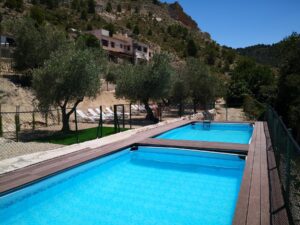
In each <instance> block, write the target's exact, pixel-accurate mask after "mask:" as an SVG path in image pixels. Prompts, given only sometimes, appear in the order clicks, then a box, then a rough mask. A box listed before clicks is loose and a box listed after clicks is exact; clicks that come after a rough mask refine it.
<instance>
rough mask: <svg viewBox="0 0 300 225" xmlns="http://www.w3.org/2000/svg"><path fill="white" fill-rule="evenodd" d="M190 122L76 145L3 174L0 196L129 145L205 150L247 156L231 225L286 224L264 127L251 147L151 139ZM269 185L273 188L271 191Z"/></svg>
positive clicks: (256, 131)
mask: <svg viewBox="0 0 300 225" xmlns="http://www.w3.org/2000/svg"><path fill="white" fill-rule="evenodd" d="M192 121H193V120H174V121H172V122H168V123H166V122H165V123H163V124H159V125H156V126H150V127H144V128H141V129H138V130H137V131H135V132H134V133H131V134H123V137H122V138H121V137H118V136H116V138H115V140H114V142H110V143H109V142H107V143H106V144H103V143H102V146H99V143H100V142H99V141H98V140H96V141H91V142H87V143H84V144H81V145H76V148H77V149H76V151H73V152H69V153H68V154H64V155H60V156H56V157H54V158H53V157H52V158H49V159H47V160H43V161H40V162H38V161H36V162H35V163H34V164H32V165H27V166H25V167H22V168H18V169H16V170H12V171H9V172H6V173H4V174H2V175H1V176H0V192H1V193H2V194H3V193H6V192H7V191H9V190H13V189H15V188H18V187H20V186H22V185H26V184H29V183H31V182H33V181H35V180H37V179H42V178H44V177H46V176H49V175H53V174H55V173H57V172H59V171H62V170H65V169H68V168H71V167H74V166H76V165H78V164H81V163H85V162H88V161H90V160H94V159H96V158H98V157H101V156H105V155H108V154H112V153H114V152H117V151H120V150H121V149H124V148H126V147H129V146H132V145H138V144H140V145H155V146H168V147H181V148H192V149H199V150H200V149H205V150H206V151H222V152H230V153H240V154H244V155H247V157H246V166H245V171H244V175H243V180H242V185H241V190H240V193H239V197H238V202H237V207H236V211H235V215H234V221H233V224H245V225H246V224H249V225H250V224H251V225H255V224H266V225H267V224H282V223H281V222H283V221H285V222H286V221H288V220H287V213H286V210H285V208H284V202H283V197H282V194H281V190H280V183H279V179H278V174H277V171H276V170H274V166H276V165H274V154H273V152H272V146H271V145H270V138H269V133H268V128H267V127H266V124H264V123H263V122H256V123H255V127H254V131H253V137H252V141H251V143H250V145H237V144H222V143H209V142H198V143H196V142H194V141H191V142H190V141H182V142H178V141H170V140H154V139H151V137H153V136H155V135H157V134H160V133H162V132H165V131H167V130H170V129H173V128H176V127H179V126H183V125H186V124H189V123H191V122H192ZM121 134H122V133H121ZM121 134H117V135H121ZM112 137H113V136H111V138H112ZM117 137H118V138H117ZM74 147H75V146H74ZM270 184H272V188H270ZM270 196H271V197H270Z"/></svg>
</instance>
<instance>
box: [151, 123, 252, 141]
mask: <svg viewBox="0 0 300 225" xmlns="http://www.w3.org/2000/svg"><path fill="white" fill-rule="evenodd" d="M252 133H253V125H252V124H248V123H211V124H209V125H206V124H203V123H194V124H188V125H185V126H183V127H179V128H176V129H173V130H170V131H167V132H165V133H163V134H161V135H158V136H156V137H155V138H159V139H172V140H189V141H208V142H224V143H236V144H249V143H250V141H251V136H252Z"/></svg>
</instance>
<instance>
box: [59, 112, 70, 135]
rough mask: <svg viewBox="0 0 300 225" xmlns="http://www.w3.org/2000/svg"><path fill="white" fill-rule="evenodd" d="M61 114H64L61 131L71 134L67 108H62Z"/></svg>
mask: <svg viewBox="0 0 300 225" xmlns="http://www.w3.org/2000/svg"><path fill="white" fill-rule="evenodd" d="M61 114H62V124H63V126H62V128H61V131H62V132H64V133H67V132H70V124H69V119H70V114H68V113H67V112H66V107H62V108H61Z"/></svg>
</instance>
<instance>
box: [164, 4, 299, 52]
mask: <svg viewBox="0 0 300 225" xmlns="http://www.w3.org/2000/svg"><path fill="white" fill-rule="evenodd" d="M161 1H162V2H174V0H161ZM179 3H180V4H181V5H182V6H183V8H184V10H185V12H187V14H189V15H190V16H192V17H193V19H194V20H195V21H196V22H197V23H198V26H199V27H200V29H201V30H202V31H206V32H208V33H210V34H211V36H212V38H213V39H214V40H215V41H217V42H218V43H219V44H221V45H227V46H230V47H233V48H237V47H246V46H250V45H255V44H272V43H275V42H278V41H280V40H281V39H283V38H284V37H286V36H288V35H290V34H291V33H292V32H293V31H295V32H298V33H300V0H179Z"/></svg>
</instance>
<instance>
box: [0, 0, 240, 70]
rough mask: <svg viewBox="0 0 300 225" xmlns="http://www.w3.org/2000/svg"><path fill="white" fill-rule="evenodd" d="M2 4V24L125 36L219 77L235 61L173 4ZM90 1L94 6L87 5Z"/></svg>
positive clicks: (133, 0) (148, 0)
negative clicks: (25, 22) (194, 61)
mask: <svg viewBox="0 0 300 225" xmlns="http://www.w3.org/2000/svg"><path fill="white" fill-rule="evenodd" d="M5 2H7V1H1V2H0V18H1V19H2V23H5V21H7V20H9V19H14V18H16V17H24V16H30V17H32V18H33V19H35V20H36V21H37V22H38V23H50V24H53V25H55V26H57V27H60V28H62V29H64V30H66V31H70V30H77V31H78V32H82V31H86V30H93V29H100V28H105V29H108V30H110V31H112V32H114V33H117V32H120V33H128V34H129V36H131V37H133V38H135V39H137V40H140V41H143V42H145V43H147V44H150V45H152V46H157V47H159V48H160V49H162V50H163V51H167V52H169V53H172V54H173V55H174V56H175V58H177V59H178V60H179V61H180V60H182V59H184V58H186V57H188V56H194V57H198V58H200V59H202V60H203V61H204V62H206V63H207V64H209V65H210V66H212V67H214V70H215V71H220V72H227V71H229V69H230V66H231V64H232V63H233V60H232V57H231V56H228V55H235V54H233V53H232V51H231V50H228V49H224V48H222V47H221V46H219V45H218V44H217V43H216V42H214V41H213V40H212V39H211V38H210V35H209V34H208V33H206V32H203V31H201V28H200V27H201V24H200V25H198V24H197V23H196V22H195V21H194V20H193V19H192V18H191V17H190V16H189V15H187V14H186V13H185V12H184V11H183V8H182V7H181V6H180V5H179V3H177V2H175V3H173V4H167V3H161V2H159V1H154V0H110V1H108V0H97V1H89V0H85V1H80V0H73V1H66V0H65V1H58V2H63V3H58V4H55V3H54V2H56V1H50V0H49V1H46V0H44V1H40V2H41V3H44V4H33V3H34V2H38V1H24V4H23V5H22V6H21V7H19V8H14V7H8V6H7V4H6V3H5ZM27 2H33V3H27ZM91 2H94V3H93V4H92V5H91ZM2 27H4V26H2ZM71 28H72V29H71ZM2 30H3V29H2ZM228 58H229V59H228Z"/></svg>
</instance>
